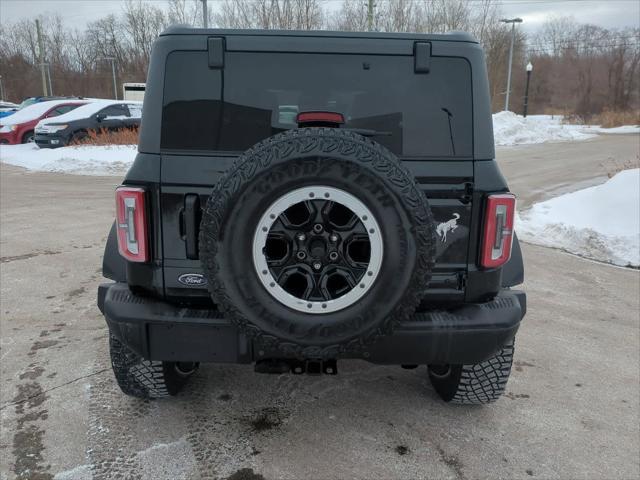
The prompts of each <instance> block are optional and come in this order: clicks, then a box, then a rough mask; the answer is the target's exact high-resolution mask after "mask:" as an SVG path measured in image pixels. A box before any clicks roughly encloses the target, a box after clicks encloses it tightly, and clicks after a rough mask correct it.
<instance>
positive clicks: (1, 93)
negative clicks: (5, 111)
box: [0, 75, 4, 101]
mask: <svg viewBox="0 0 640 480" xmlns="http://www.w3.org/2000/svg"><path fill="white" fill-rule="evenodd" d="M0 100H3V101H4V85H2V75H0Z"/></svg>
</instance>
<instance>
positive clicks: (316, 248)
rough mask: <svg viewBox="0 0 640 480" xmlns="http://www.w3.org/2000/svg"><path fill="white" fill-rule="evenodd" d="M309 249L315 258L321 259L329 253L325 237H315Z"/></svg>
mask: <svg viewBox="0 0 640 480" xmlns="http://www.w3.org/2000/svg"><path fill="white" fill-rule="evenodd" d="M309 251H310V253H311V256H312V257H313V258H315V259H318V260H320V259H321V258H324V256H325V255H326V254H327V245H326V243H325V242H324V240H323V239H321V238H314V239H313V240H312V241H311V245H310V247H309Z"/></svg>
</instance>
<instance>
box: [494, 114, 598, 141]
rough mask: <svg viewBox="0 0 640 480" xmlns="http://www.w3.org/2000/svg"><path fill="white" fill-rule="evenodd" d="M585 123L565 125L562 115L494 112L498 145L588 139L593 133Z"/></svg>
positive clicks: (495, 134)
mask: <svg viewBox="0 0 640 480" xmlns="http://www.w3.org/2000/svg"><path fill="white" fill-rule="evenodd" d="M583 130H584V126H583V125H564V124H562V117H560V116H555V117H552V116H551V115H529V116H528V117H527V118H524V117H523V116H522V115H516V114H515V113H513V112H499V113H494V114H493V134H494V136H495V140H496V145H528V144H533V143H546V142H561V141H575V140H586V139H588V138H593V137H594V136H595V135H594V134H593V133H585V132H584V131H583Z"/></svg>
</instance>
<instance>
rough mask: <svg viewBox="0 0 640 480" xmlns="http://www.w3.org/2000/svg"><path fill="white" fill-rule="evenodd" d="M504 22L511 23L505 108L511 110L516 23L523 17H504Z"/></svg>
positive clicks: (520, 21)
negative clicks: (510, 99)
mask: <svg viewBox="0 0 640 480" xmlns="http://www.w3.org/2000/svg"><path fill="white" fill-rule="evenodd" d="M500 21H501V22H502V23H510V24H511V46H510V47H509V69H508V70H507V96H506V98H505V101H504V109H505V111H506V110H509V94H510V93H511V65H512V63H513V43H514V41H515V38H516V23H522V19H521V18H503V19H502V20H500Z"/></svg>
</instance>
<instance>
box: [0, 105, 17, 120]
mask: <svg viewBox="0 0 640 480" xmlns="http://www.w3.org/2000/svg"><path fill="white" fill-rule="evenodd" d="M17 110H18V105H17V104H15V103H11V102H0V118H4V117H8V116H9V115H11V114H13V113H15V112H16V111H17Z"/></svg>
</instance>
